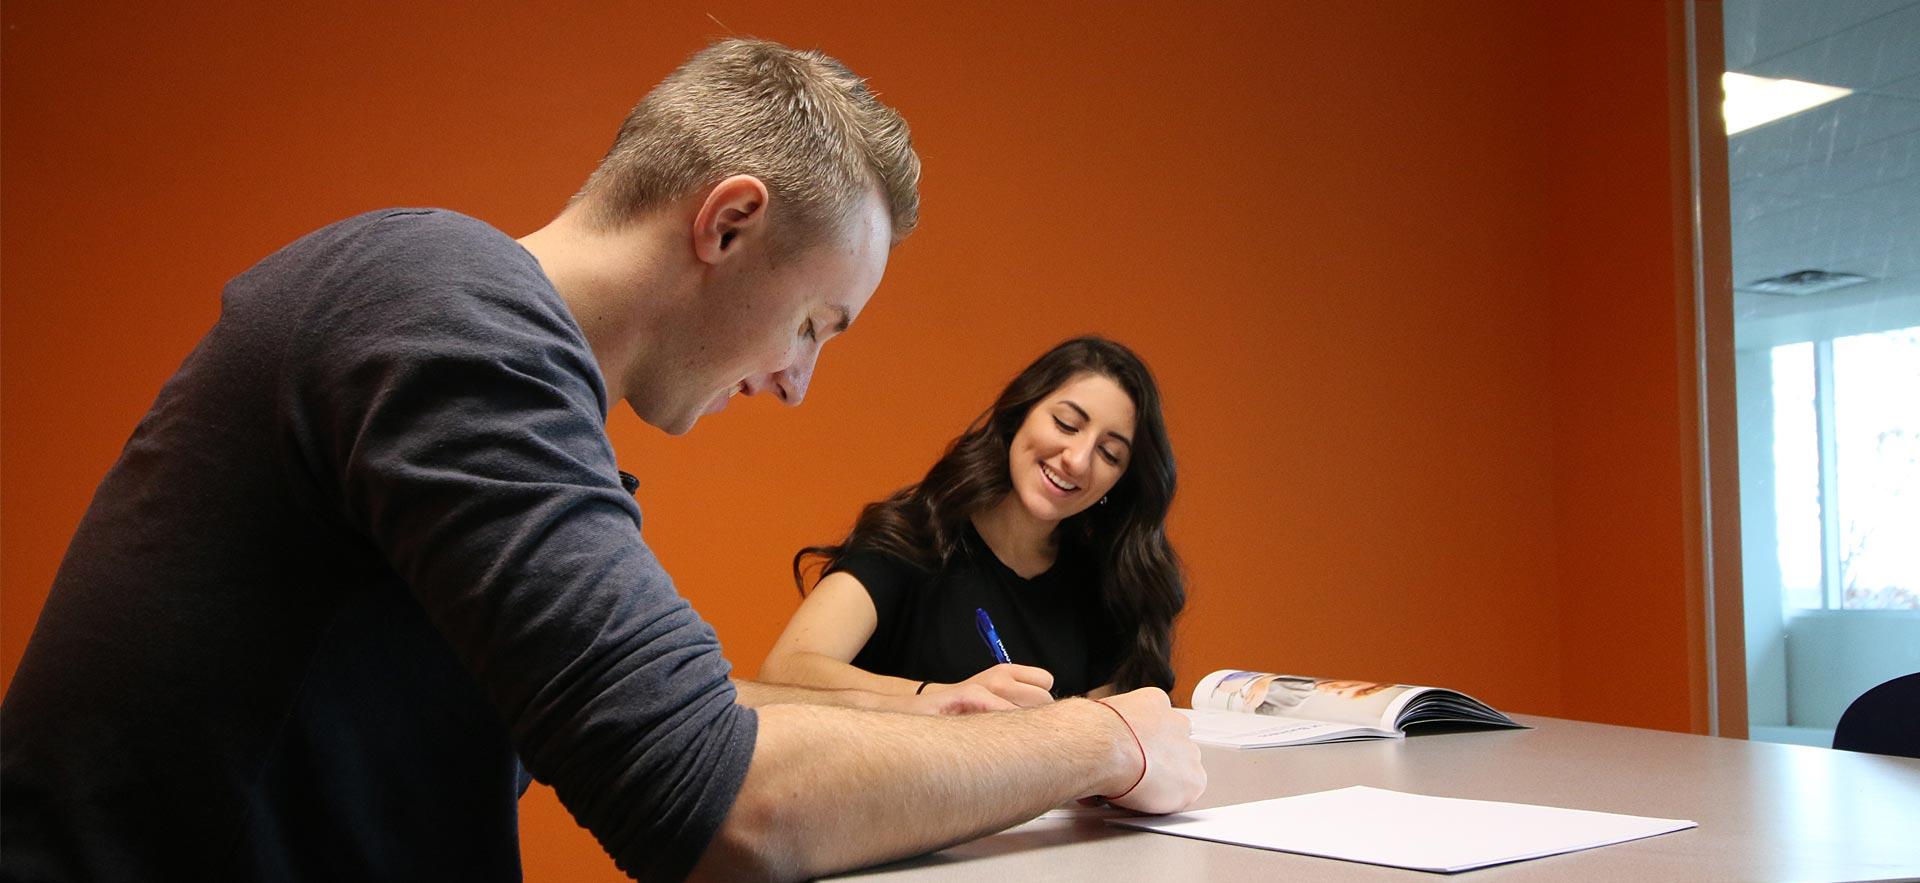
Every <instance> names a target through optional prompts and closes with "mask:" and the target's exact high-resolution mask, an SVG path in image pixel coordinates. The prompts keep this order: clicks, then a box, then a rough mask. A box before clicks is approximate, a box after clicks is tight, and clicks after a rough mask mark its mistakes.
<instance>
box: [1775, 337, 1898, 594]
mask: <svg viewBox="0 0 1920 883" xmlns="http://www.w3.org/2000/svg"><path fill="white" fill-rule="evenodd" d="M1833 398H1834V402H1833V421H1834V445H1835V456H1836V457H1837V458H1838V462H1839V470H1838V472H1839V484H1840V487H1839V494H1838V496H1839V504H1840V505H1839V514H1840V536H1839V547H1838V553H1839V555H1840V586H1841V604H1840V606H1841V607H1843V608H1846V609H1868V608H1870V609H1881V608H1904V609H1916V608H1920V326H1916V327H1913V328H1901V329H1898V330H1894V331H1882V332H1879V333H1877V334H1858V335H1854V336H1852V337H1838V338H1835V339H1834V341H1833ZM1782 554H1783V555H1784V552H1783V553H1782Z"/></svg>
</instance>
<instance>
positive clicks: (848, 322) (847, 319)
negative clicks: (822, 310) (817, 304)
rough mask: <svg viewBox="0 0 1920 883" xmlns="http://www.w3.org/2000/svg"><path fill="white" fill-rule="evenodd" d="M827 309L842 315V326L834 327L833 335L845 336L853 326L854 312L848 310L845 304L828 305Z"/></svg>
mask: <svg viewBox="0 0 1920 883" xmlns="http://www.w3.org/2000/svg"><path fill="white" fill-rule="evenodd" d="M827 309H830V310H832V311H834V312H836V313H839V314H840V324H838V325H835V326H833V333H835V334H845V333H846V331H847V329H848V328H849V327H851V326H852V325H853V311H852V310H849V309H847V307H846V305H845V304H828V305H827Z"/></svg>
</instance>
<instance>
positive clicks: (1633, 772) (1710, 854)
mask: <svg viewBox="0 0 1920 883" xmlns="http://www.w3.org/2000/svg"><path fill="white" fill-rule="evenodd" d="M1515 717H1516V719H1517V720H1519V721H1521V722H1522V723H1525V724H1528V725H1529V726H1532V727H1534V729H1531V730H1506V731H1484V730H1481V731H1473V732H1456V733H1435V734H1429V735H1415V736H1410V737H1408V738H1406V739H1404V740H1381V741H1373V742H1349V743H1342V744H1333V745H1310V746H1301V747H1292V748H1267V749H1257V750H1250V751H1234V750H1231V749H1222V748H1211V747H1203V749H1202V751H1203V753H1204V758H1205V762H1206V766H1207V776H1208V779H1209V782H1208V786H1207V792H1206V794H1205V795H1203V796H1202V797H1201V799H1200V801H1199V802H1198V803H1197V804H1195V808H1196V809H1199V808H1205V807H1209V806H1222V805H1225V804H1231V803H1244V802H1246V801H1250V800H1260V799H1264V798H1269V797H1284V796H1287V795H1290V794H1305V793H1310V792H1314V791H1325V790H1329V789H1333V788H1344V787H1346V786H1348V785H1372V786H1374V787H1378V788H1392V789H1395V790H1400V791H1409V792H1415V793H1420V794H1433V795H1439V796H1443V797H1467V798H1475V799H1480V800H1503V801H1512V802H1516V803H1537V804H1545V805H1550V806H1564V807H1572V808H1575V809H1588V810H1600V811H1604V812H1617V813H1628V814H1632V815H1642V816H1657V817H1661V818H1675V819H1692V820H1693V821H1696V822H1699V823H1700V826H1699V827H1698V828H1693V829H1689V830H1686V831H1679V832H1675V833H1672V834H1663V835H1660V836H1658V837H1652V838H1648V839H1644V840H1636V841H1632V842H1629V843H1623V844H1618V845H1615V846H1606V847H1601V848H1598V849H1591V850H1586V851H1583V852H1576V853H1568V854H1566V855H1558V856H1549V857H1547V858H1542V859H1534V860H1531V861H1524V862H1516V863H1513V864H1508V865H1499V866H1495V867H1491V868H1484V869H1481V870H1477V871H1467V872H1464V874H1455V875H1444V874H1431V873H1426V872H1422V871H1408V870H1402V869H1399V868H1387V867H1380V866H1375V865H1364V864H1357V863H1353V862H1345V861H1337V860H1333V859H1324V858H1315V857H1311V856H1302V855H1293V854H1290V853H1283V852H1273V851H1269V850H1261V849H1251V848H1248V847H1242V846H1228V845H1224V844H1217V843H1208V842H1205V841H1200V840H1193V839H1189V838H1185V837H1173V836H1169V835H1165V834H1154V833H1149V832H1145V831H1135V830H1128V829H1124V828H1115V827H1111V826H1108V825H1107V824H1105V822H1103V821H1101V820H1099V819H1096V818H1080V819H1064V820H1042V821H1038V822H1034V823H1030V824H1028V825H1024V826H1020V827H1016V828H1013V829H1010V830H1008V831H1003V832H1001V833H999V834H995V835H993V836H990V837H984V838H981V839H979V840H975V841H973V842H971V843H966V844H962V845H960V846H956V847H953V848H950V849H947V850H944V851H941V852H937V853H934V854H932V855H926V856H921V857H919V858H915V859H910V860H907V861H904V862H896V863H893V864H889V865H883V866H880V867H877V868H870V869H868V870H865V871H859V872H856V873H854V874H850V875H847V879H853V880H858V881H862V883H865V881H895V880H898V881H913V883H930V881H946V880H953V881H962V880H964V881H994V883H1013V881H1030V880H1031V881H1047V880H1061V881H1067V880H1073V881H1079V880H1087V881H1101V883H1113V881H1119V880H1156V881H1160V880H1164V881H1176V883H1177V881H1188V880H1401V881H1418V880H1436V879H1443V878H1449V877H1454V878H1458V877H1465V878H1466V879H1469V880H1471V881H1474V883H1480V881H1489V883H1491V881H1499V880H1521V879H1525V880H1627V881H1665V880H1889V879H1892V880H1898V879H1920V760H1911V759H1905V758H1895V757H1883V756H1879V755H1872V754H1858V753H1854V752H1847V751H1831V750H1828V749H1824V748H1807V747H1804V746H1798V745H1776V744H1771V743H1765V742H1748V741H1745V740H1739V739H1720V738H1713V737H1708V736H1694V735H1687V734H1681V733H1669V732H1664V731H1660V730H1643V729H1635V728H1631V727H1616V726H1609V725H1606V724H1593V723H1582V722H1578V721H1567V720H1559V719H1555V718H1544V717H1529V716H1524V715H1516V716H1515Z"/></svg>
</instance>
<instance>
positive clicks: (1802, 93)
mask: <svg viewBox="0 0 1920 883" xmlns="http://www.w3.org/2000/svg"><path fill="white" fill-rule="evenodd" d="M1720 88H1721V89H1722V90H1723V91H1725V92H1726V94H1727V102H1726V104H1724V105H1721V108H1720V113H1721V115H1722V116H1724V117H1726V118H1727V134H1728V135H1737V134H1739V133H1741V132H1745V131H1746V130H1748V129H1751V128H1753V127H1754V126H1758V125H1762V124H1764V123H1771V122H1773V121H1774V120H1777V119H1779V118H1781V117H1786V116H1793V115H1794V114H1796V113H1799V112H1801V111H1803V110H1810V109H1812V108H1815V107H1819V106H1820V105H1822V104H1826V103H1827V102H1829V101H1832V100H1834V99H1836V98H1845V97H1847V96H1848V95H1852V94H1853V90H1852V89H1842V88H1840V87H1839V86H1823V85H1821V84H1819V83H1808V82H1805V81H1802V80H1776V79H1772V78H1770V77H1756V76H1751V75H1749V74H1736V73H1734V72H1733V71H1727V72H1726V73H1724V74H1721V75H1720Z"/></svg>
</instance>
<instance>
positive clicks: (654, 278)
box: [520, 210, 680, 401]
mask: <svg viewBox="0 0 1920 883" xmlns="http://www.w3.org/2000/svg"><path fill="white" fill-rule="evenodd" d="M583 215H584V212H581V211H578V210H569V211H567V212H564V213H562V214H561V215H560V217H558V218H555V219H554V220H553V221H552V222H551V223H549V224H547V226H545V227H542V228H540V229H539V230H536V231H534V232H532V233H529V234H527V235H526V236H523V237H521V238H520V245H521V246H522V247H524V248H525V249H526V250H527V251H528V252H530V253H532V255H533V256H534V259H535V260H538V261H539V262H540V268H541V270H542V271H544V272H545V273H546V274H547V279H548V281H550V282H552V283H553V287H554V290H555V291H557V292H559V294H560V299H561V300H562V301H564V302H565V303H566V305H567V309H568V311H569V312H571V313H572V314H573V320H574V321H575V322H576V323H578V324H579V325H580V330H581V332H582V333H583V334H585V335H586V338H587V344H588V345H589V346H590V347H592V349H593V357H594V361H595V362H597V363H599V366H600V376H601V378H602V379H603V380H604V381H605V383H606V385H607V395H608V396H609V398H610V399H611V400H613V401H621V400H624V399H626V398H628V393H629V392H630V391H629V390H627V389H626V384H627V382H628V379H629V378H630V377H631V376H632V368H633V366H635V365H638V364H642V363H643V361H644V360H645V359H646V358H647V357H648V352H647V346H648V341H653V340H660V339H662V338H661V337H660V332H661V331H662V330H663V329H662V326H663V324H664V323H665V322H666V319H667V317H668V315H669V313H670V308H671V300H672V299H673V298H674V297H675V296H676V293H677V292H678V291H679V290H680V286H678V285H676V284H675V282H676V280H675V279H674V278H673V277H674V275H675V273H676V270H675V267H674V264H673V263H672V262H670V261H668V260H666V259H665V258H666V256H665V254H664V253H663V248H662V245H663V243H665V242H666V241H667V240H666V238H665V237H663V236H661V235H659V234H660V233H661V232H662V231H661V230H660V229H658V228H659V227H660V225H661V223H662V221H661V219H660V217H659V216H651V217H647V218H640V219H636V220H635V221H633V222H632V223H630V224H627V225H625V226H622V227H620V228H618V229H615V230H602V229H598V228H596V227H595V226H593V225H591V224H589V223H588V222H587V221H586V219H585V218H584V217H583Z"/></svg>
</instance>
